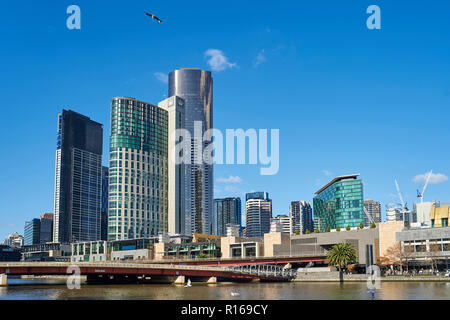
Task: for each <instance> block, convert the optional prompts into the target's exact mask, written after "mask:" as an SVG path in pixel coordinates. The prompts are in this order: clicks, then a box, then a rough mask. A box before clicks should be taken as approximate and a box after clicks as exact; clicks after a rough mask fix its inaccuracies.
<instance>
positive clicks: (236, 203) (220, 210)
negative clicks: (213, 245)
mask: <svg viewBox="0 0 450 320" xmlns="http://www.w3.org/2000/svg"><path fill="white" fill-rule="evenodd" d="M228 224H232V225H237V226H239V227H240V226H241V198H239V197H234V198H223V199H214V214H213V217H212V225H213V230H212V231H213V232H212V233H213V234H214V235H219V236H224V235H226V234H227V225H228Z"/></svg>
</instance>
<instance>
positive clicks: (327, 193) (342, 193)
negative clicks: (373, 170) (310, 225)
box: [313, 174, 364, 232]
mask: <svg viewBox="0 0 450 320" xmlns="http://www.w3.org/2000/svg"><path fill="white" fill-rule="evenodd" d="M358 176H359V174H351V175H345V176H340V177H336V178H334V179H333V180H331V181H330V182H328V183H327V184H326V185H325V186H323V187H322V188H320V189H319V190H318V191H317V192H316V193H315V194H316V196H315V197H314V199H313V206H314V227H315V228H317V229H319V231H320V232H324V231H326V230H327V228H330V229H336V228H337V227H340V228H345V227H347V226H350V227H359V226H360V224H361V223H364V212H363V206H364V203H363V199H364V198H363V185H362V180H360V179H358Z"/></svg>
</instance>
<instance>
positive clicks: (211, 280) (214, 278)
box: [206, 277, 217, 283]
mask: <svg viewBox="0 0 450 320" xmlns="http://www.w3.org/2000/svg"><path fill="white" fill-rule="evenodd" d="M206 283H217V277H210V278H209V279H208V281H206Z"/></svg>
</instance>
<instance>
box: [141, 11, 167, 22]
mask: <svg viewBox="0 0 450 320" xmlns="http://www.w3.org/2000/svg"><path fill="white" fill-rule="evenodd" d="M145 14H146V15H147V16H149V17H150V18H152V19H153V21H155V20H156V21H158V22H159V23H163V22H162V21H161V20H160V19H159V18H158V17H157V16H155V15H153V14H151V13H147V12H146V13H145Z"/></svg>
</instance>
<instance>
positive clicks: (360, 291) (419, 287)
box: [0, 279, 450, 300]
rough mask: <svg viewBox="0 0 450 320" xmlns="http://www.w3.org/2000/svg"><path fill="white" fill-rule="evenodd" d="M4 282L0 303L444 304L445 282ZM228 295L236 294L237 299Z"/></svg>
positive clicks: (449, 292)
mask: <svg viewBox="0 0 450 320" xmlns="http://www.w3.org/2000/svg"><path fill="white" fill-rule="evenodd" d="M8 284H9V286H8V287H0V300H5V299H16V300H41V299H44V300H55V299H56V300H59V299H63V300H66V299H89V300H92V299H114V300H122V299H126V300H129V299H132V300H135V299H136V300H138V299H144V300H159V299H169V300H208V299H212V300H309V299H319V300H322V299H325V300H326V299H333V300H337V299H338V300H340V299H343V300H372V299H382V300H410V299H433V300H434V299H439V300H442V299H445V300H450V282H382V283H381V288H380V289H377V290H375V296H374V297H372V295H371V294H370V293H369V292H368V290H367V285H366V283H365V282H346V283H344V284H343V285H341V284H339V283H336V282H283V283H259V282H254V283H218V284H205V283H193V284H192V287H190V288H185V287H183V286H177V285H169V284H164V285H163V284H142V285H137V284H136V285H86V284H82V285H81V288H80V289H73V290H69V289H68V288H67V286H66V285H65V282H64V281H61V280H41V279H40V280H29V279H9V280H8ZM231 292H239V296H232V295H231Z"/></svg>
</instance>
